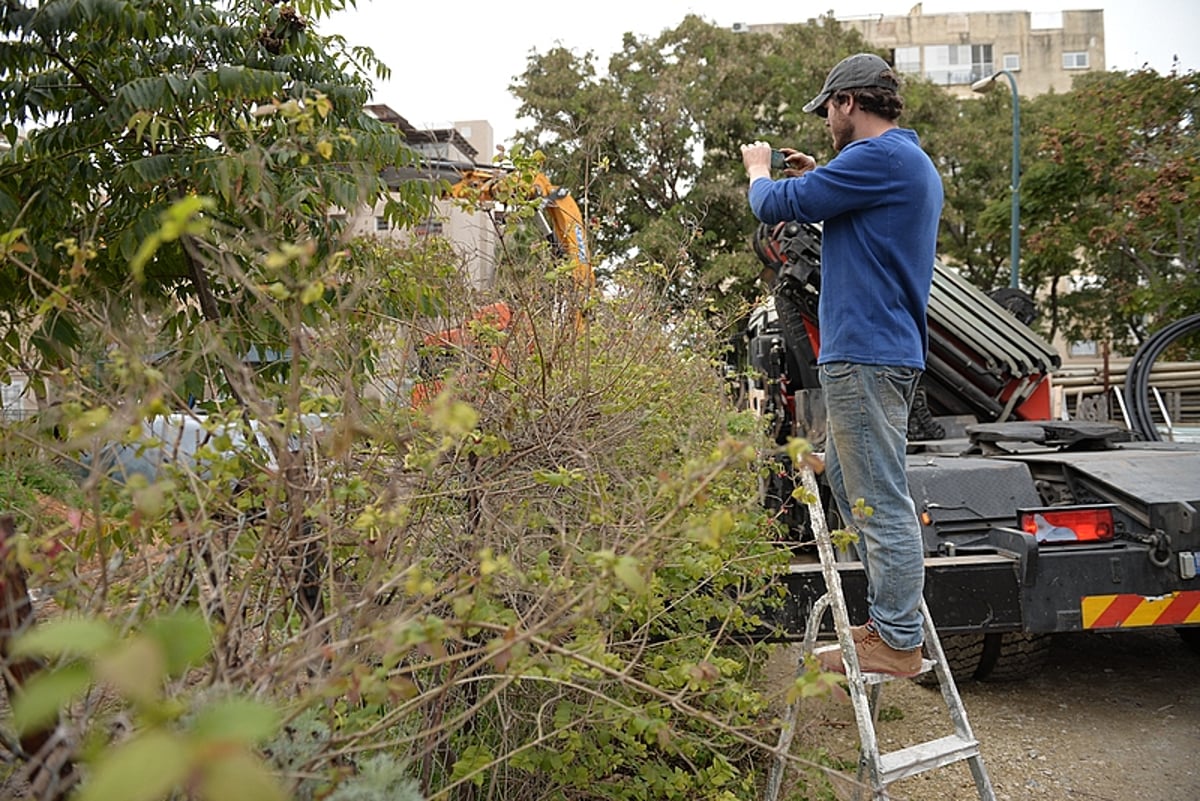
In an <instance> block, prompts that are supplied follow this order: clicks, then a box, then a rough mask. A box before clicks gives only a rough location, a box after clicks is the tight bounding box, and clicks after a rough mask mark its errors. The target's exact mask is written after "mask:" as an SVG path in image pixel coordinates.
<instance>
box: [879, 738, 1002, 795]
mask: <svg viewBox="0 0 1200 801" xmlns="http://www.w3.org/2000/svg"><path fill="white" fill-rule="evenodd" d="M978 756H979V743H978V741H976V740H969V739H967V738H965V737H960V736H959V735H957V734H951V735H949V736H947V737H942V738H940V739H937V740H930V741H929V742H926V743H918V744H917V745H912V746H909V747H908V748H901V749H900V750H899V751H892V752H891V753H888V754H880V755H879V773H880V779H881V780H882V781H883V783H884V784H891V783H892V782H894V781H898V780H900V779H903V778H906V777H908V776H916V775H917V774H918V773H924V772H925V771H927V770H933V769H934V768H940V767H942V766H943V765H949V764H951V763H954V762H961V761H962V760H964V759H971V758H972V757H978Z"/></svg>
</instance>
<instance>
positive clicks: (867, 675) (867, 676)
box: [813, 645, 937, 685]
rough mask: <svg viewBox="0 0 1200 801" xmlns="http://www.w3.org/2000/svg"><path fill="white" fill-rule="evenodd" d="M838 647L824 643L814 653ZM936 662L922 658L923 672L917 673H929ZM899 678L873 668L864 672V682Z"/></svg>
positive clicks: (877, 682)
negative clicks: (877, 671)
mask: <svg viewBox="0 0 1200 801" xmlns="http://www.w3.org/2000/svg"><path fill="white" fill-rule="evenodd" d="M838 647H839V646H837V645H822V646H821V647H820V648H814V649H813V654H820V653H824V652H826V651H836V650H837V649H838ZM936 664H937V662H935V661H934V660H932V659H924V658H923V659H921V672H920V673H918V674H917V675H918V676H919V675H921V673H928V672H929V671H931V670H933V667H934V665H936ZM899 678H900V677H899V676H893V675H891V674H890V673H876V672H875V671H872V670H864V671H863V674H862V679H863V684H868V685H869V684H883V683H884V682H885V681H896V680H897V679H899Z"/></svg>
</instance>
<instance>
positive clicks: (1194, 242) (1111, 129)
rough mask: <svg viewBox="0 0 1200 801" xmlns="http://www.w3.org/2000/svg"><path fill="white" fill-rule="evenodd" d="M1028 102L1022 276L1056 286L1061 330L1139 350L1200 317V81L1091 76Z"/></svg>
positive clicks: (1053, 293) (1191, 76)
mask: <svg viewBox="0 0 1200 801" xmlns="http://www.w3.org/2000/svg"><path fill="white" fill-rule="evenodd" d="M1031 105H1032V106H1033V107H1034V109H1035V113H1037V114H1039V115H1040V118H1041V119H1042V120H1043V122H1042V124H1041V125H1040V126H1039V127H1038V128H1037V129H1036V133H1035V137H1036V151H1035V152H1034V153H1033V154H1032V158H1030V159H1029V160H1028V161H1027V162H1026V163H1027V164H1028V167H1027V168H1026V170H1025V175H1024V177H1023V179H1022V186H1021V201H1022V222H1023V235H1024V238H1025V243H1024V253H1025V254H1026V256H1025V259H1024V260H1023V261H1024V264H1023V266H1022V271H1023V274H1024V275H1025V277H1026V280H1028V281H1030V282H1031V283H1032V284H1034V285H1036V286H1039V287H1045V288H1047V289H1048V290H1049V292H1050V297H1051V300H1052V306H1051V314H1052V315H1053V317H1052V319H1053V327H1054V328H1056V329H1059V330H1062V331H1063V332H1064V334H1066V336H1067V337H1068V338H1069V339H1094V340H1111V341H1112V342H1113V343H1114V346H1115V347H1116V348H1117V349H1118V350H1127V351H1131V350H1132V348H1134V347H1136V344H1137V343H1138V342H1139V341H1141V340H1142V339H1144V338H1145V336H1146V334H1147V333H1148V332H1149V331H1150V330H1153V329H1154V328H1157V327H1158V326H1159V325H1160V324H1161V323H1162V322H1164V321H1169V320H1174V319H1178V318H1180V317H1184V316H1187V315H1189V314H1194V313H1196V312H1197V311H1198V310H1200V269H1198V268H1200V144H1198V143H1197V139H1196V131H1195V129H1196V123H1197V111H1198V109H1200V77H1198V76H1197V75H1196V74H1195V73H1187V74H1183V75H1178V74H1170V75H1159V74H1158V73H1156V72H1154V71H1150V70H1143V71H1138V72H1132V73H1128V74H1125V73H1117V72H1106V73H1094V74H1093V73H1089V74H1087V75H1084V76H1081V77H1080V79H1079V80H1078V81H1077V82H1076V84H1075V86H1074V88H1073V89H1072V91H1071V92H1070V93H1068V94H1066V95H1061V96H1059V95H1044V96H1041V97H1038V98H1036V99H1035V100H1034V102H1033V104H1031ZM1064 280H1069V281H1070V284H1071V290H1070V292H1069V293H1067V294H1064V293H1061V292H1060V291H1059V287H1060V284H1061V282H1063V281H1064Z"/></svg>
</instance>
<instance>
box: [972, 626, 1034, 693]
mask: <svg viewBox="0 0 1200 801" xmlns="http://www.w3.org/2000/svg"><path fill="white" fill-rule="evenodd" d="M1049 656H1050V635H1048V634H1029V633H1027V632H1023V631H1010V632H1006V633H1004V634H985V635H983V654H982V655H981V656H980V659H979V667H978V668H976V670H975V678H976V679H978V680H979V681H995V682H1000V681H1024V680H1025V679H1027V678H1029V677H1030V676H1031V675H1032V674H1034V673H1036V672H1038V671H1039V670H1041V669H1042V668H1043V667H1045V665H1046V660H1047V659H1048V658H1049Z"/></svg>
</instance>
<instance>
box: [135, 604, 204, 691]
mask: <svg viewBox="0 0 1200 801" xmlns="http://www.w3.org/2000/svg"><path fill="white" fill-rule="evenodd" d="M145 633H146V635H147V636H149V637H152V638H153V639H154V640H156V641H157V642H158V643H159V645H161V646H162V649H163V653H164V654H165V655H166V658H167V661H166V669H167V675H170V676H178V675H180V674H181V673H183V671H185V670H187V669H188V668H190V667H192V666H194V665H198V664H200V663H201V662H203V661H204V660H205V659H207V658H208V655H209V653H210V652H211V651H212V631H211V630H210V629H209V628H208V624H207V623H206V622H204V618H202V617H200V615H199V614H198V613H196V612H188V611H181V612H175V613H173V614H170V615H164V616H163V617H160V618H157V619H155V620H153V621H151V622H150V623H148V624H147V625H146V628H145Z"/></svg>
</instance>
